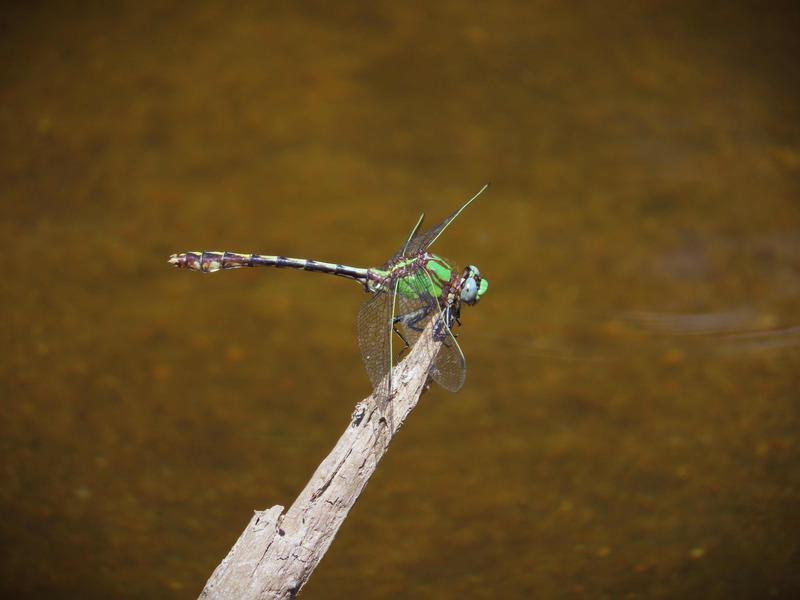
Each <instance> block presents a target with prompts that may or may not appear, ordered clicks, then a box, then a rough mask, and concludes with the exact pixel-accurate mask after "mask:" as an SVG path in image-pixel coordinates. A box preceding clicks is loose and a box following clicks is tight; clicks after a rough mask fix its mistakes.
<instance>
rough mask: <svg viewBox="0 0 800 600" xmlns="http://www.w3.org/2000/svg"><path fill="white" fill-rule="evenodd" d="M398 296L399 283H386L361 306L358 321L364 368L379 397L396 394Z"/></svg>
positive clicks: (359, 343)
mask: <svg viewBox="0 0 800 600" xmlns="http://www.w3.org/2000/svg"><path fill="white" fill-rule="evenodd" d="M396 295H397V282H396V281H394V282H392V281H389V282H386V283H385V284H384V287H383V289H381V290H380V291H378V292H376V293H375V294H373V295H372V296H371V297H370V298H369V299H368V300H367V301H366V302H364V304H362V305H361V308H360V309H359V311H358V318H357V321H356V327H357V329H358V346H359V349H360V350H361V358H362V360H363V361H364V367H365V368H366V370H367V375H368V376H369V380H370V382H371V383H372V386H373V388H374V389H375V391H376V392H379V393H378V396H379V397H383V398H385V399H386V398H388V397H389V395H390V394H391V391H392V385H391V375H390V374H391V370H392V323H393V319H394V308H395V297H396Z"/></svg>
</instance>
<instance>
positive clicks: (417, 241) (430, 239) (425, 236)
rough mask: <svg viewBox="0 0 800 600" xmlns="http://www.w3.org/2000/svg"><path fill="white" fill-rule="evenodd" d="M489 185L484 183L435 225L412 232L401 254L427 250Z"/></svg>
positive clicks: (407, 254)
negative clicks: (476, 191)
mask: <svg viewBox="0 0 800 600" xmlns="http://www.w3.org/2000/svg"><path fill="white" fill-rule="evenodd" d="M488 187H489V184H488V183H487V184H486V185H484V186H483V187H482V188H481V189H480V190H479V191H478V193H477V194H475V195H474V196H473V197H472V198H470V199H469V200H467V201H466V202H465V203H464V204H462V205H461V207H460V208H458V210H456V211H454V212H453V213H452V214H451V215H450V216H448V217H447V218H446V219H445V220H444V221H442V222H441V223H439V224H438V225H436V226H435V227H431V228H430V229H427V230H425V231H423V232H414V234H413V235H412V237H411V239H410V240H409V241H408V242H407V243H406V246H405V252H403V253H402V255H403V256H414V255H416V254H418V253H420V252H423V251H425V250H427V249H428V248H429V247H430V246H431V245H432V244H433V243H434V242H435V241H436V239H437V238H438V237H439V236H440V235H442V233H444V230H445V229H447V227H448V226H449V225H450V223H452V222H453V221H455V219H456V217H457V216H458V215H460V214H461V212H462V211H463V210H464V209H465V208H467V207H468V206H469V205H470V204H472V201H473V200H475V198H477V197H478V196H480V195H481V194H482V193H483V192H484V191H486V188H488ZM419 225H420V223H418V224H417V228H419Z"/></svg>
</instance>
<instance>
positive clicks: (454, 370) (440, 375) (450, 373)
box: [431, 320, 467, 392]
mask: <svg viewBox="0 0 800 600" xmlns="http://www.w3.org/2000/svg"><path fill="white" fill-rule="evenodd" d="M441 327H442V328H443V329H444V330H446V332H445V331H443V332H442V333H443V334H444V340H443V341H442V346H441V348H440V349H439V355H438V356H437V357H436V363H435V364H434V365H433V370H432V371H431V376H432V377H433V380H434V381H435V382H436V383H438V384H439V385H440V386H442V387H443V388H444V389H446V390H448V391H451V392H457V391H458V390H460V389H461V388H462V387H463V386H464V381H465V380H466V378H467V362H466V360H465V359H464V354H463V353H462V352H461V348H460V347H459V346H458V342H457V341H456V338H455V336H454V335H453V332H452V331H450V328H449V327H448V326H447V325H446V324H445V323H444V320H442V321H441Z"/></svg>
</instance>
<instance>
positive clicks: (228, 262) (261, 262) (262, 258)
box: [169, 251, 369, 280]
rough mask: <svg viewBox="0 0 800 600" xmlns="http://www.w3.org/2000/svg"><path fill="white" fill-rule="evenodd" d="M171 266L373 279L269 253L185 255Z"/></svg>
mask: <svg viewBox="0 0 800 600" xmlns="http://www.w3.org/2000/svg"><path fill="white" fill-rule="evenodd" d="M169 262H170V264H172V265H174V266H175V267H177V268H179V269H189V270H191V271H202V272H203V273H213V272H215V271H222V270H224V269H239V268H241V267H277V268H286V269H298V270H301V271H316V272H317V273H328V274H330V275H338V276H340V277H347V278H349V279H358V280H365V279H367V278H368V277H369V272H368V269H359V268H356V267H349V266H346V265H339V264H335V263H327V262H320V261H317V260H308V259H305V258H290V257H287V256H271V255H266V254H240V253H238V252H211V251H204V252H181V253H180V254H173V255H172V256H171V257H170V258H169Z"/></svg>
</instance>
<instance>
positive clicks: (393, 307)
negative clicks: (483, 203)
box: [169, 183, 489, 400]
mask: <svg viewBox="0 0 800 600" xmlns="http://www.w3.org/2000/svg"><path fill="white" fill-rule="evenodd" d="M488 187H489V184H488V183H487V184H486V185H484V186H483V187H482V188H481V189H480V190H479V191H478V193H477V194H475V195H474V196H473V197H472V198H470V199H469V200H467V201H466V202H465V203H464V204H463V205H462V206H461V207H460V208H459V209H458V210H456V211H455V212H453V213H452V214H451V215H450V216H448V217H447V218H446V219H444V220H443V221H442V222H441V223H439V224H438V225H436V226H435V227H432V228H431V229H428V230H425V231H420V228H421V226H422V221H423V218H424V216H425V215H424V213H423V214H422V215H421V216H420V218H419V220H418V221H417V224H416V225H415V226H414V228H413V229H412V230H411V234H410V235H409V236H408V239H407V240H406V242H405V243H404V244H403V246H402V247H401V248H400V250H399V251H398V252H397V253H396V254H395V255H394V256H392V257H391V258H390V259H389V260H388V261H387V262H386V263H385V264H383V265H382V266H381V267H380V268H367V269H365V268H357V267H349V266H346V265H340V264H334V263H327V262H320V261H316V260H306V259H302V258H288V257H285V256H270V255H264V254H240V253H236V252H208V251H202V252H181V253H180V254H173V255H172V256H171V257H170V258H169V263H170V264H172V265H174V266H175V267H177V268H180V269H189V270H192V271H200V272H203V273H213V272H215V271H221V270H225V269H238V268H241V267H278V268H289V269H298V270H301V271H312V272H315V273H327V274H329V275H336V276H339V277H345V278H347V279H352V280H353V281H356V282H358V283H359V284H361V285H362V286H363V288H364V290H365V291H366V292H367V293H369V294H370V298H369V299H368V300H366V301H365V302H364V303H363V304H362V305H361V308H360V309H359V311H358V319H357V329H358V344H359V348H360V350H361V356H362V358H363V361H364V365H365V367H366V370H367V374H368V375H369V379H370V381H371V383H372V385H373V387H374V389H375V393H376V396H377V397H378V398H382V399H386V400H388V399H389V398H390V397H391V395H392V393H393V385H392V381H391V372H392V365H393V362H394V354H393V348H392V332H394V333H395V334H397V335H398V336H399V338H400V339H401V340H402V342H403V344H404V346H405V348H404V349H407V348H409V347H410V346H412V345H413V344H414V343H415V342H416V340H417V339H418V338H419V336H420V334H421V333H422V331H423V328H424V327H425V326H426V325H427V323H428V320H429V319H430V318H431V317H433V318H434V319H435V322H434V325H433V327H434V330H433V334H434V338H435V339H437V340H439V341H441V342H442V344H441V346H440V348H439V353H438V355H437V357H436V360H435V362H434V364H433V367H432V369H431V373H430V376H431V377H432V378H433V380H434V381H436V383H438V384H439V385H441V386H442V387H443V388H445V389H447V390H450V391H452V392H457V391H458V390H460V389H461V387H462V386H463V385H464V380H465V378H466V362H465V360H464V355H463V353H462V352H461V348H459V346H458V343H457V342H456V339H455V335H454V334H453V327H454V326H455V325H456V324H459V325H460V324H461V321H460V316H461V305H462V304H466V305H468V306H472V305H474V304H476V303H477V302H478V301H479V300H480V299H481V297H482V296H483V295H484V294H485V293H486V290H487V288H488V287H489V282H488V281H487V280H486V279H485V278H483V277H482V276H481V274H480V271H478V268H477V267H476V266H474V265H469V266H467V267H466V268H465V269H464V270H463V271H462V270H459V269H458V268H456V267H455V266H453V264H452V263H450V262H449V261H447V260H445V259H444V258H442V257H441V256H439V255H437V254H432V253H431V252H430V251H429V248H430V247H431V246H432V245H433V243H434V242H435V241H436V240H437V239H439V236H441V235H442V233H444V231H445V229H447V227H448V226H449V225H450V224H451V223H452V222H453V221H454V220H455V219H456V217H458V216H459V215H460V214H461V212H462V211H463V210H464V209H465V208H466V207H467V206H469V205H470V204H471V203H472V202H473V201H474V200H475V199H476V198H477V197H478V196H480V195H481V194H482V193H483V192H484V191H485V190H486V188H488Z"/></svg>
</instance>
